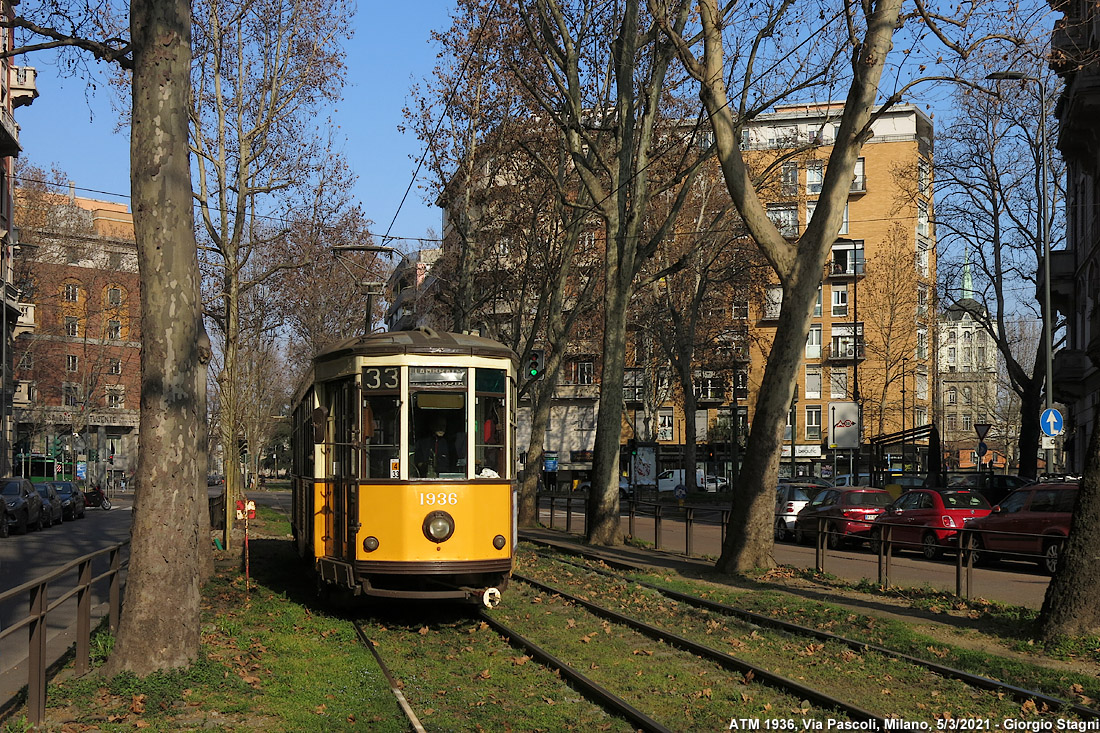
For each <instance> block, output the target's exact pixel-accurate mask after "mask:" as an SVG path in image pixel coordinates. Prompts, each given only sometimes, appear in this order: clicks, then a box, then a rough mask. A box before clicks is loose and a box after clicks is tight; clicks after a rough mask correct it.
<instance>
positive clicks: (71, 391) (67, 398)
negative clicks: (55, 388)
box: [61, 382, 80, 407]
mask: <svg viewBox="0 0 1100 733" xmlns="http://www.w3.org/2000/svg"><path fill="white" fill-rule="evenodd" d="M79 395H80V388H79V387H78V386H77V385H76V384H74V383H73V382H64V383H62V385H61V403H62V404H63V405H64V406H65V407H76V406H77V402H78V400H77V398H78V397H79Z"/></svg>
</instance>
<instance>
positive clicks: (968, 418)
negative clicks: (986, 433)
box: [963, 415, 974, 430]
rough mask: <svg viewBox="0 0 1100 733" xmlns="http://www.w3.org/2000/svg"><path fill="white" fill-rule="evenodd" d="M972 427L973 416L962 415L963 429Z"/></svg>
mask: <svg viewBox="0 0 1100 733" xmlns="http://www.w3.org/2000/svg"><path fill="white" fill-rule="evenodd" d="M973 429H974V418H973V417H971V416H970V415H963V430H973Z"/></svg>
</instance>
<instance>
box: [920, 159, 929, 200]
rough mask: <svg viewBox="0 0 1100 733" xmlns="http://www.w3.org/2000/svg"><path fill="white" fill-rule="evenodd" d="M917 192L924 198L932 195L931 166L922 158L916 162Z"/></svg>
mask: <svg viewBox="0 0 1100 733" xmlns="http://www.w3.org/2000/svg"><path fill="white" fill-rule="evenodd" d="M917 190H918V191H919V192H920V193H922V194H924V195H925V196H931V194H932V165H931V164H930V163H929V162H928V161H927V160H926V159H924V158H921V159H919V160H918V161H917Z"/></svg>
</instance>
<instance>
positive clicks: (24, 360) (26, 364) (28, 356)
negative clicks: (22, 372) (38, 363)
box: [15, 351, 34, 370]
mask: <svg viewBox="0 0 1100 733" xmlns="http://www.w3.org/2000/svg"><path fill="white" fill-rule="evenodd" d="M15 368H16V369H27V370H30V369H34V354H33V353H32V352H30V351H24V352H23V356H21V357H20V358H19V363H18V364H16V366H15Z"/></svg>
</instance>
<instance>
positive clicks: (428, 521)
mask: <svg viewBox="0 0 1100 733" xmlns="http://www.w3.org/2000/svg"><path fill="white" fill-rule="evenodd" d="M454 532H455V520H454V517H452V516H451V515H450V514H448V513H447V512H443V511H435V512H432V513H431V514H429V515H428V516H426V517H424V536H425V537H427V538H428V539H429V540H431V541H432V542H437V543H438V542H446V541H447V540H449V539H450V538H451V535H453V534H454Z"/></svg>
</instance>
